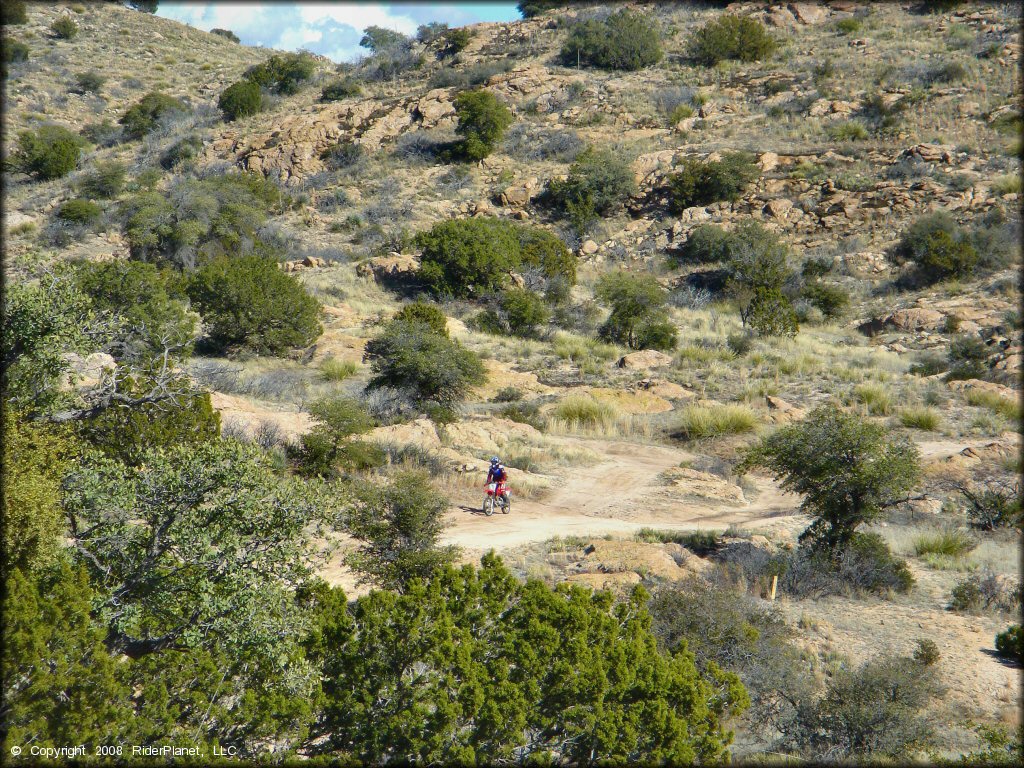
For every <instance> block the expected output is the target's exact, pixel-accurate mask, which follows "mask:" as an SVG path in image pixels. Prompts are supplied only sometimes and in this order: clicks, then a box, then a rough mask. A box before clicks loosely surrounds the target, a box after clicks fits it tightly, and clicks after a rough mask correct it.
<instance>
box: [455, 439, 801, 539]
mask: <svg viewBox="0 0 1024 768" xmlns="http://www.w3.org/2000/svg"><path fill="white" fill-rule="evenodd" d="M565 441H566V442H567V443H576V444H577V445H578V446H579V447H585V448H587V449H589V450H591V451H594V452H596V453H598V454H599V455H601V456H604V457H605V460H604V461H602V462H601V463H600V464H597V465H595V466H592V467H586V468H579V469H570V470H566V471H564V472H563V473H561V474H560V475H559V476H558V477H557V478H556V482H555V485H554V489H553V491H552V492H551V493H550V494H549V495H548V496H547V497H546V498H544V499H543V500H539V501H531V500H526V499H521V498H515V496H513V503H512V512H511V513H510V514H508V515H503V514H500V513H499V514H495V515H494V516H493V517H486V516H485V515H483V513H482V512H480V509H479V507H480V503H481V501H482V493H481V494H480V498H477V497H471V496H468V497H466V498H463V499H461V501H462V504H461V505H459V506H455V507H453V508H452V510H451V512H450V513H449V515H448V520H447V523H448V527H447V529H446V531H445V541H446V543H451V544H457V545H459V546H460V547H463V548H464V549H465V550H468V551H470V552H474V553H476V552H483V551H486V550H488V549H491V548H494V549H496V550H499V551H500V550H503V549H508V548H510V547H515V546H519V545H522V544H527V543H530V542H536V541H545V540H547V539H550V538H552V537H553V536H566V535H576V536H598V535H604V534H607V533H612V534H627V535H628V534H632V533H634V532H636V531H637V530H639V529H640V528H644V527H658V528H678V529H691V530H693V529H698V528H725V527H726V526H728V525H729V524H730V523H742V524H754V523H759V522H764V521H767V520H770V519H775V518H779V517H781V516H791V515H793V514H795V512H796V507H797V505H798V501H797V499H796V497H793V496H789V495H786V494H782V493H780V492H779V491H778V489H777V488H776V486H775V485H774V484H773V483H771V482H770V481H767V480H760V479H758V480H756V481H755V485H756V494H755V495H756V498H755V499H754V501H753V502H751V503H748V504H746V505H737V504H732V503H726V502H718V501H715V500H712V499H707V500H704V501H699V500H697V501H695V500H693V499H689V498H686V497H684V496H683V495H682V494H681V491H680V490H679V489H670V488H668V487H666V486H665V484H664V483H663V482H662V481H661V480H660V479H659V475H661V473H662V472H664V471H665V470H667V469H669V468H671V467H677V466H679V464H680V462H682V461H686V460H688V459H693V458H694V454H692V453H689V452H687V451H683V450H680V449H677V448H671V447H668V446H660V445H649V444H641V443H633V442H628V441H614V440H596V439H583V438H566V439H565ZM512 488H513V493H514V491H515V474H514V473H513V475H512Z"/></svg>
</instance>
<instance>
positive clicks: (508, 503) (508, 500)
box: [501, 496, 512, 515]
mask: <svg viewBox="0 0 1024 768" xmlns="http://www.w3.org/2000/svg"><path fill="white" fill-rule="evenodd" d="M511 511H512V499H511V498H509V497H508V496H506V497H505V503H504V504H503V505H502V506H501V513H502V514H503V515H507V514H508V513H509V512H511Z"/></svg>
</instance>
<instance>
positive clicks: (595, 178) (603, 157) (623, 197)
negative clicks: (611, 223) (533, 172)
mask: <svg viewBox="0 0 1024 768" xmlns="http://www.w3.org/2000/svg"><path fill="white" fill-rule="evenodd" d="M634 192H636V182H635V180H634V176H633V171H632V169H630V167H629V163H628V162H626V160H625V159H624V158H622V157H621V156H619V155H618V154H617V153H614V152H612V151H610V150H604V149H594V148H593V147H587V149H585V150H584V151H583V152H581V153H580V154H579V155H577V157H576V160H575V162H573V164H572V165H570V166H569V174H568V176H567V177H566V179H565V180H564V181H561V180H557V179H553V180H552V181H550V182H549V183H548V188H547V195H548V197H549V199H550V201H551V202H552V203H553V204H554V205H555V206H556V207H558V208H560V209H561V210H563V211H564V212H565V213H566V214H567V215H568V216H569V219H570V220H571V221H572V223H573V226H574V227H575V229H576V231H577V233H579V234H582V233H583V232H584V231H586V229H587V227H589V226H590V224H591V223H592V222H593V221H594V220H595V219H596V218H598V217H599V216H604V215H606V214H608V213H610V212H611V211H613V210H615V209H616V208H618V207H619V206H621V205H622V204H623V203H625V202H626V201H627V200H628V199H629V197H630V195H632V194H633V193H634Z"/></svg>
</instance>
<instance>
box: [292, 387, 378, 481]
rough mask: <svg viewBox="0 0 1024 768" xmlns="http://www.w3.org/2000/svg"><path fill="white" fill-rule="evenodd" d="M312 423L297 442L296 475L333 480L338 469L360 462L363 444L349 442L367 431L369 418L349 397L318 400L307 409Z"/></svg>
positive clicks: (371, 420)
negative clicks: (356, 460) (298, 443)
mask: <svg viewBox="0 0 1024 768" xmlns="http://www.w3.org/2000/svg"><path fill="white" fill-rule="evenodd" d="M309 413H310V415H311V416H312V417H313V420H314V422H315V424H314V426H313V429H311V430H310V431H309V432H307V433H306V434H304V435H303V436H302V438H301V443H302V445H301V448H300V450H299V452H298V459H299V471H300V472H301V473H302V474H303V475H306V476H307V477H323V478H326V479H333V478H334V477H336V476H337V474H338V469H339V467H348V466H351V464H352V463H353V459H361V458H362V456H363V455H364V454H365V446H366V444H361V443H359V442H358V441H353V440H351V438H352V437H353V436H355V435H361V434H363V433H364V432H367V431H369V430H370V429H371V428H372V427H373V426H374V422H373V418H372V417H371V416H370V414H369V413H367V412H366V409H365V408H364V407H363V406H362V404H361V403H360V402H359V401H358V400H355V399H353V398H350V397H326V398H321V399H319V400H317V401H315V402H314V403H312V404H311V405H310V406H309Z"/></svg>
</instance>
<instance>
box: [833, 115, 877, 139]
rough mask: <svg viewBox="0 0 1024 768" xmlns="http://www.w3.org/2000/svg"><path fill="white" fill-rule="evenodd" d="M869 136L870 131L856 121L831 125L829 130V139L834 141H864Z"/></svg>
mask: <svg viewBox="0 0 1024 768" xmlns="http://www.w3.org/2000/svg"><path fill="white" fill-rule="evenodd" d="M868 135H869V134H868V129H867V128H865V127H864V126H863V125H862V124H861V123H858V122H856V121H854V120H850V121H848V122H845V123H838V124H836V125H830V126H829V128H828V137H829V138H830V139H832V141H864V140H865V139H867V138H868Z"/></svg>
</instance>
